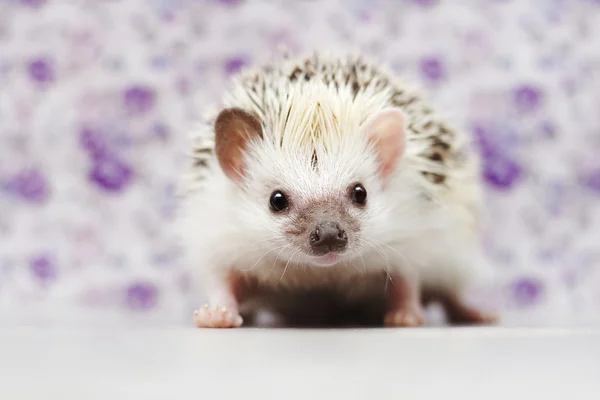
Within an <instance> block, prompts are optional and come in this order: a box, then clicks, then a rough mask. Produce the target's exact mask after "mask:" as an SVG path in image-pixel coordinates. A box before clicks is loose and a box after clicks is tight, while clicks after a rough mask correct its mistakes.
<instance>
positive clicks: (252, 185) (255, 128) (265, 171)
mask: <svg viewBox="0 0 600 400" xmlns="http://www.w3.org/2000/svg"><path fill="white" fill-rule="evenodd" d="M403 129H404V128H403V115H402V114H400V113H399V112H398V111H396V110H391V111H389V110H387V111H383V112H381V113H380V114H377V115H375V116H374V117H373V118H372V119H371V120H370V121H367V122H366V123H365V124H364V126H357V127H355V131H354V132H353V131H348V132H345V133H344V134H343V135H340V134H331V135H323V134H321V135H318V136H316V135H315V136H313V139H314V140H311V141H289V142H285V141H281V140H274V139H277V138H278V137H277V136H276V135H273V134H272V133H271V132H269V129H264V128H263V127H262V126H261V125H260V123H258V122H257V121H256V120H255V119H253V117H252V116H250V115H248V114H246V113H244V112H242V111H240V110H236V109H231V110H225V111H223V112H222V113H221V115H220V117H219V119H218V120H217V123H216V133H217V135H216V139H217V141H216V148H217V151H216V152H217V156H218V158H219V162H220V165H221V168H222V169H223V171H224V172H225V174H226V175H227V176H228V177H229V178H230V179H231V180H232V181H234V182H235V183H236V185H237V187H238V190H239V193H240V195H241V196H242V197H243V199H241V203H243V204H244V207H243V209H241V210H238V211H239V212H240V216H241V218H240V219H239V222H240V223H241V224H242V225H244V226H243V228H244V230H245V231H247V232H252V233H253V234H252V236H253V237H256V238H257V239H259V240H257V241H256V243H260V246H261V247H262V246H264V247H266V250H268V251H272V253H273V256H274V257H276V259H275V262H276V261H277V260H279V261H282V262H291V263H295V264H305V265H306V264H308V265H313V266H331V265H334V264H338V263H344V262H345V261H349V260H351V259H355V258H360V256H361V253H362V252H363V251H365V249H369V248H370V249H371V250H372V245H369V242H368V241H367V240H365V237H364V232H365V231H373V230H377V229H378V227H377V226H376V224H375V223H374V221H378V220H379V221H380V220H381V216H382V215H385V210H386V202H387V198H388V196H385V195H384V191H385V188H386V186H387V183H388V182H389V180H390V178H391V175H392V174H393V172H394V171H395V169H396V165H397V163H398V159H399V157H400V156H401V154H402V152H403V149H404V142H403V139H404V137H403V134H404V131H403ZM381 228H383V226H382V227H381ZM261 236H262V239H261ZM275 250H277V251H275Z"/></svg>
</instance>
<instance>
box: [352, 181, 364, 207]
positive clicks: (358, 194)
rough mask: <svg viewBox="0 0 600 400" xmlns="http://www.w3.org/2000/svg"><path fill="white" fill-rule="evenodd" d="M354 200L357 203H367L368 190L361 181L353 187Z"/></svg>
mask: <svg viewBox="0 0 600 400" xmlns="http://www.w3.org/2000/svg"><path fill="white" fill-rule="evenodd" d="M351 195H352V201H353V202H355V203H356V204H365V202H366V201H367V190H366V189H365V188H364V187H363V185H361V184H360V183H359V184H358V185H356V186H354V188H353V189H352V193H351Z"/></svg>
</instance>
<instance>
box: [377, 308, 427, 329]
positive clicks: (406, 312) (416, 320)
mask: <svg viewBox="0 0 600 400" xmlns="http://www.w3.org/2000/svg"><path fill="white" fill-rule="evenodd" d="M424 323H425V317H424V316H423V312H422V311H421V310H420V309H419V308H418V307H408V308H403V309H400V310H391V311H389V312H388V313H387V314H386V316H385V320H384V324H385V326H387V327H390V328H417V327H420V326H423V324H424Z"/></svg>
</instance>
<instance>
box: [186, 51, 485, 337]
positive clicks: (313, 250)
mask: <svg viewBox="0 0 600 400" xmlns="http://www.w3.org/2000/svg"><path fill="white" fill-rule="evenodd" d="M467 139H468V138H467V136H466V135H465V134H464V133H463V132H459V131H456V130H454V129H452V128H451V127H450V126H448V125H447V124H446V123H445V122H444V121H442V120H441V118H440V117H439V116H438V115H436V113H435V112H434V111H433V110H432V109H431V108H430V107H429V106H428V105H427V104H426V103H425V102H424V100H423V99H421V98H420V97H419V96H418V95H417V94H416V93H415V92H413V91H411V90H409V89H408V88H407V87H406V85H404V84H402V83H401V82H399V81H398V80H395V79H393V78H392V77H391V75H390V74H389V73H387V72H386V71H385V70H384V69H383V68H381V67H379V66H376V65H374V64H373V63H370V62H367V61H365V60H364V59H363V58H362V57H360V56H344V57H334V56H328V57H325V56H323V55H318V54H313V55H310V56H308V57H305V58H301V59H296V60H291V59H287V58H285V59H283V60H281V62H277V63H274V64H271V65H268V66H263V67H261V68H258V69H255V70H247V71H243V72H242V73H240V74H239V75H238V76H237V77H236V78H235V80H234V84H233V88H232V90H231V91H230V93H229V95H228V96H226V97H225V99H224V102H223V104H222V107H221V108H220V109H218V110H217V111H215V112H214V113H213V114H211V115H209V117H208V118H207V119H206V121H205V124H204V125H203V126H202V127H201V128H200V129H199V130H197V131H196V132H195V133H194V135H193V140H194V147H193V151H194V154H193V157H192V161H193V162H192V163H191V165H190V167H189V169H188V170H186V173H185V174H184V181H183V193H182V195H183V198H182V203H181V210H180V217H181V218H180V224H179V227H180V229H181V234H182V239H183V244H184V250H185V253H186V255H187V262H188V263H189V267H190V268H192V270H193V271H194V278H195V280H196V281H197V282H199V283H201V285H202V286H203V289H202V290H201V292H202V293H203V294H204V295H205V296H206V297H207V299H208V304H206V305H205V306H204V307H202V308H200V309H199V310H197V311H195V312H194V321H195V324H196V326H198V327H202V328H234V327H240V326H242V325H243V324H245V325H249V324H251V322H252V320H253V318H254V317H255V316H256V315H257V314H256V312H257V311H258V310H266V311H270V312H271V314H272V315H276V316H278V317H279V320H280V321H281V322H282V323H284V324H286V325H288V326H290V325H291V326H300V325H302V326H307V325H308V326H323V325H328V326H332V325H333V326H335V325H345V326H347V325H361V326H362V325H371V326H373V325H375V326H377V325H380V326H381V325H385V326H391V327H415V326H421V325H423V324H424V313H423V307H424V306H425V305H426V304H427V302H429V301H432V300H434V301H439V302H440V303H441V305H442V306H443V308H444V310H445V312H446V316H447V319H448V320H449V322H451V323H456V324H458V323H463V324H465V323H490V322H492V321H493V320H494V317H493V316H491V315H487V314H485V313H483V312H482V311H480V310H478V309H475V308H473V307H471V306H468V305H467V304H466V303H465V301H464V298H463V296H464V292H465V288H466V287H467V284H470V283H471V282H472V278H474V277H475V276H477V275H478V272H481V270H482V267H481V266H482V263H481V261H480V260H481V258H480V257H479V255H480V253H479V251H480V249H479V246H478V234H477V229H478V214H479V209H480V183H479V171H478V162H477V158H476V156H475V154H474V153H472V152H470V151H469V149H468V144H469V143H468V140H467Z"/></svg>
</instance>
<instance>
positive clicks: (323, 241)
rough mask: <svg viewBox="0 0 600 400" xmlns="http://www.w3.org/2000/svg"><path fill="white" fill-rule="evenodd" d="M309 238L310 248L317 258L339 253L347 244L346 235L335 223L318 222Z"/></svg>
mask: <svg viewBox="0 0 600 400" xmlns="http://www.w3.org/2000/svg"><path fill="white" fill-rule="evenodd" d="M309 236H310V247H311V249H312V251H313V253H314V254H315V255H317V256H322V255H325V254H328V253H332V252H337V253H341V252H343V251H344V250H345V249H346V246H347V244H348V234H347V233H346V231H345V230H344V229H343V228H342V227H341V226H340V225H339V224H338V223H337V222H331V221H325V222H320V223H318V224H317V226H316V227H315V228H314V229H313V230H312V232H311V233H310V235H309Z"/></svg>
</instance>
